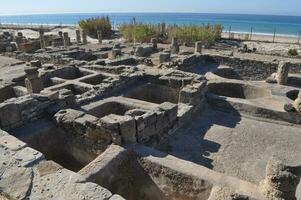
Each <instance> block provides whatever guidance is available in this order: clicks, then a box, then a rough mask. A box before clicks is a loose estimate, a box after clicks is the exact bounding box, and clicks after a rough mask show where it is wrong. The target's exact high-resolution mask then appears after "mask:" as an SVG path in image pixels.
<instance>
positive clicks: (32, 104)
mask: <svg viewBox="0 0 301 200" xmlns="http://www.w3.org/2000/svg"><path fill="white" fill-rule="evenodd" d="M65 105H66V104H65V102H64V101H63V100H50V99H49V98H48V97H44V96H39V95H36V96H30V95H27V96H22V97H19V98H12V99H9V100H7V101H5V102H3V103H1V104H0V125H1V128H2V129H3V130H10V129H13V128H17V127H20V126H22V125H24V124H26V123H29V122H33V121H36V120H38V119H40V118H43V117H46V116H47V115H48V114H51V113H52V112H55V111H58V110H59V109H61V108H62V107H64V106H65Z"/></svg>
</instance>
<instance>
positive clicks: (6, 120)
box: [0, 103, 21, 127]
mask: <svg viewBox="0 0 301 200" xmlns="http://www.w3.org/2000/svg"><path fill="white" fill-rule="evenodd" d="M20 120H21V113H20V110H19V108H18V106H17V105H16V104H14V103H2V104H0V122H1V126H2V127H8V126H11V125H14V124H16V123H18V122H19V121H20Z"/></svg>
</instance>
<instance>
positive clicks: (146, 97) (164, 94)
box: [124, 83, 180, 104]
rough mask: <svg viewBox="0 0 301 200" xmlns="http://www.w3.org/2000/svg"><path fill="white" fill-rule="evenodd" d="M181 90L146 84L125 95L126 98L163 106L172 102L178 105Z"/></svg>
mask: <svg viewBox="0 0 301 200" xmlns="http://www.w3.org/2000/svg"><path fill="white" fill-rule="evenodd" d="M179 93H180V89H178V88H172V87H169V86H166V85H160V84H157V83H144V84H142V85H139V86H137V87H135V88H133V89H131V90H129V91H126V92H125V93H124V96H125V97H128V98H133V99H139V100H142V101H147V102H151V103H156V104H161V103H164V102H171V103H175V104H177V103H178V101H179Z"/></svg>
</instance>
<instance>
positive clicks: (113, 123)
mask: <svg viewBox="0 0 301 200" xmlns="http://www.w3.org/2000/svg"><path fill="white" fill-rule="evenodd" d="M99 124H100V126H103V127H105V128H107V129H110V130H114V131H115V130H118V128H119V124H118V120H117V119H116V118H114V117H113V115H107V116H105V117H103V118H101V119H100V120H99Z"/></svg>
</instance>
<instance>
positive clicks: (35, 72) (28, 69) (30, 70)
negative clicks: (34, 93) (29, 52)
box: [24, 67, 39, 79]
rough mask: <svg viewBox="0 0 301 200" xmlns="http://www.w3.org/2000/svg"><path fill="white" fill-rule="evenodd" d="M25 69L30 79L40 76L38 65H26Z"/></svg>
mask: <svg viewBox="0 0 301 200" xmlns="http://www.w3.org/2000/svg"><path fill="white" fill-rule="evenodd" d="M24 71H25V73H26V77H27V78H28V79H36V78H38V76H39V71H38V68H36V67H26V68H25V69H24Z"/></svg>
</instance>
